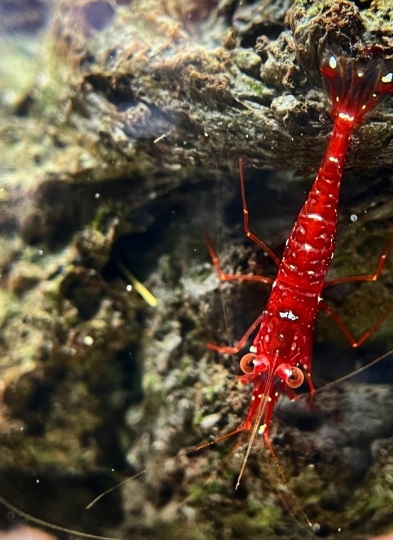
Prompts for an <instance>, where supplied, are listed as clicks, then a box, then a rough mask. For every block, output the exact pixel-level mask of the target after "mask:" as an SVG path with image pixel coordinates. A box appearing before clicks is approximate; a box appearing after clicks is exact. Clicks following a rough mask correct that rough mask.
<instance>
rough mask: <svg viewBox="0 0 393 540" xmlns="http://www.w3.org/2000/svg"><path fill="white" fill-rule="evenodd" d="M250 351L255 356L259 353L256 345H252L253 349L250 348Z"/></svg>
mask: <svg viewBox="0 0 393 540" xmlns="http://www.w3.org/2000/svg"><path fill="white" fill-rule="evenodd" d="M249 350H250V353H254V354H255V353H256V352H257V348H256V347H255V345H251V347H250V349H249Z"/></svg>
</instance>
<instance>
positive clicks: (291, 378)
mask: <svg viewBox="0 0 393 540" xmlns="http://www.w3.org/2000/svg"><path fill="white" fill-rule="evenodd" d="M303 381H304V375H303V371H302V370H301V369H299V368H298V367H293V368H291V369H290V373H289V374H288V376H287V379H286V381H285V382H286V383H287V385H288V386H289V388H299V386H301V385H302V384H303Z"/></svg>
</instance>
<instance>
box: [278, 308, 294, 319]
mask: <svg viewBox="0 0 393 540" xmlns="http://www.w3.org/2000/svg"><path fill="white" fill-rule="evenodd" d="M278 314H279V315H280V317H281V319H288V320H290V321H297V320H298V318H299V317H298V316H297V315H295V313H293V311H292V310H289V311H279V312H278Z"/></svg>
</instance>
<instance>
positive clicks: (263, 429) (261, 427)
mask: <svg viewBox="0 0 393 540" xmlns="http://www.w3.org/2000/svg"><path fill="white" fill-rule="evenodd" d="M266 428H267V425H266V424H262V425H261V426H259V429H258V435H263V434H264V433H265V430H266Z"/></svg>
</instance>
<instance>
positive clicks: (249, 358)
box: [240, 353, 256, 375]
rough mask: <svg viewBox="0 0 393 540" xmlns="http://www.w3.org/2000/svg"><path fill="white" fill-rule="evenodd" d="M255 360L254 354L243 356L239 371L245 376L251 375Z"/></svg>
mask: <svg viewBox="0 0 393 540" xmlns="http://www.w3.org/2000/svg"><path fill="white" fill-rule="evenodd" d="M255 358H256V355H255V354H254V353H247V354H245V355H244V356H243V358H242V359H241V360H240V369H241V370H242V371H243V373H246V374H247V375H249V374H250V373H253V371H254V360H255Z"/></svg>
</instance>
